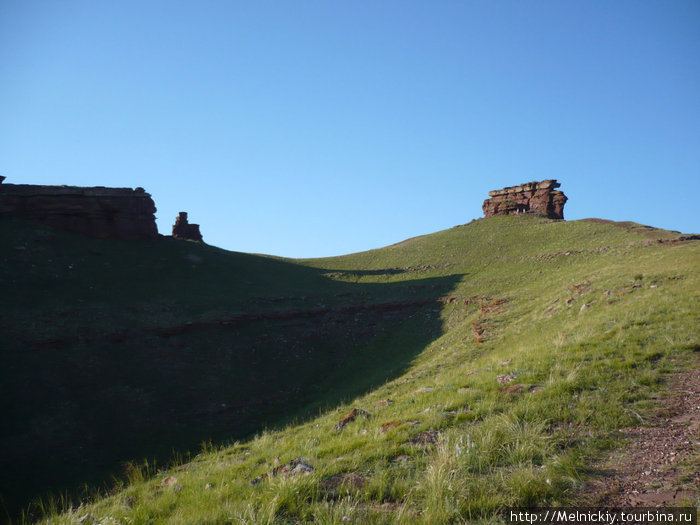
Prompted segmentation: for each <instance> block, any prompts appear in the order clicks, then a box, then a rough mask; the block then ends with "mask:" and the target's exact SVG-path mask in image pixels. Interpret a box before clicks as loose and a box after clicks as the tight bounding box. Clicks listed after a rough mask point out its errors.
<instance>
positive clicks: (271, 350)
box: [0, 228, 462, 517]
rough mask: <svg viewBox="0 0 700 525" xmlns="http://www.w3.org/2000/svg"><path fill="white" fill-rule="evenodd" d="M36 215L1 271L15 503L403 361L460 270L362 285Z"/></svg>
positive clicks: (7, 476)
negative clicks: (75, 228) (77, 232)
mask: <svg viewBox="0 0 700 525" xmlns="http://www.w3.org/2000/svg"><path fill="white" fill-rule="evenodd" d="M20 230H21V228H20ZM25 230H26V231H24V232H20V233H22V235H21V236H20V237H16V235H18V234H17V233H16V232H10V233H8V232H7V231H6V230H5V231H2V232H1V233H2V236H0V242H1V243H2V244H3V245H6V246H13V245H14V244H15V243H18V242H21V243H22V244H21V246H24V247H25V248H24V249H19V250H15V251H9V252H7V253H9V254H10V255H9V256H7V257H5V260H4V262H5V265H4V273H3V274H2V275H1V277H2V281H0V286H1V287H2V290H0V291H2V293H3V294H4V296H5V297H7V298H8V301H7V302H5V303H4V306H3V307H0V314H1V315H2V317H0V319H1V321H0V322H1V323H2V325H3V326H2V329H3V333H5V334H7V336H8V337H4V338H3V341H2V344H1V346H0V358H1V359H2V362H3V364H4V366H3V367H2V371H0V398H1V399H2V401H0V407H1V408H2V411H3V429H2V430H0V494H1V495H2V499H3V501H4V506H5V507H6V509H7V514H8V516H12V515H17V513H18V512H19V511H20V510H21V509H23V508H27V505H28V504H29V503H30V501H32V500H33V499H35V498H37V497H39V496H43V497H45V496H46V494H57V493H64V494H67V495H68V496H69V499H73V502H74V503H77V500H78V499H79V498H80V497H81V496H84V495H85V494H86V493H94V492H95V491H98V490H103V489H104V488H105V487H108V486H109V484H110V480H113V479H114V478H115V477H119V476H120V475H122V474H123V472H124V464H125V463H126V462H134V461H135V462H140V461H143V460H144V459H148V460H149V462H151V463H152V462H153V461H154V460H155V462H156V463H157V464H160V465H167V464H168V463H169V462H171V461H172V460H173V457H174V455H179V456H183V457H186V456H187V455H188V454H189V453H197V452H199V448H200V446H201V444H202V443H203V442H212V443H214V444H224V443H228V442H231V441H234V440H240V439H245V438H247V437H250V436H251V435H253V434H254V433H256V432H259V431H261V430H262V429H265V428H276V427H280V426H283V425H286V424H288V423H290V422H293V421H295V420H300V419H304V418H308V417H311V416H313V415H316V414H317V413H318V412H319V410H323V409H325V408H328V407H334V406H337V405H338V404H339V403H341V402H343V401H345V400H348V399H351V398H354V397H355V396H358V395H360V394H362V393H364V392H367V391H369V390H371V389H373V388H375V387H377V386H379V385H381V384H383V383H385V382H386V381H388V380H391V379H392V378H395V377H397V376H399V375H401V374H402V373H403V372H404V371H405V370H406V368H407V367H408V366H409V365H410V363H411V361H412V360H413V359H414V358H415V357H416V355H418V354H419V353H420V352H421V351H422V350H423V349H424V348H425V346H426V345H427V344H429V343H430V342H431V341H432V340H434V339H435V338H436V337H439V336H440V335H441V334H442V321H441V319H440V304H439V303H438V302H437V299H438V298H439V297H441V296H443V295H445V294H447V293H449V292H450V291H451V290H452V289H453V288H454V287H455V285H456V284H457V283H458V282H459V280H460V278H461V277H462V276H461V275H451V276H447V277H441V278H431V279H420V280H406V281H402V282H393V283H383V284H382V283H372V284H367V283H362V284H353V283H348V282H341V281H335V280H333V279H331V278H328V277H327V274H328V270H321V269H315V268H311V267H308V266H302V265H298V264H295V263H293V262H289V261H285V260H280V259H275V258H269V257H263V256H255V255H249V254H238V253H231V252H225V251H223V250H218V249H216V248H213V247H208V246H200V245H195V244H192V243H184V242H178V241H173V240H170V239H164V240H160V241H156V242H152V243H118V242H114V241H111V242H110V241H99V240H90V239H83V238H79V237H77V236H70V235H67V234H48V235H47V234H45V232H42V231H40V230H33V229H31V228H28V229H27V228H25ZM37 231H39V234H37V233H36V232H37ZM13 235H14V236H15V237H13ZM27 239H28V240H27ZM18 246H20V245H19V244H18ZM32 265H33V266H32ZM28 268H31V271H30V270H28ZM354 273H358V272H354ZM10 282H11V285H9V286H8V283H10ZM280 297H282V298H284V299H285V300H284V301H279V300H277V299H276V298H280ZM266 298H272V299H271V300H266ZM329 431H330V429H329ZM31 509H32V511H31V513H32V514H33V516H32V517H37V516H39V515H40V514H41V511H40V509H38V508H37V507H31Z"/></svg>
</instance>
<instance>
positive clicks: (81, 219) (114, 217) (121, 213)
mask: <svg viewBox="0 0 700 525" xmlns="http://www.w3.org/2000/svg"><path fill="white" fill-rule="evenodd" d="M3 181H4V177H3ZM3 181H0V217H2V216H6V217H7V216H9V217H17V218H20V219H27V220H31V221H34V222H37V223H40V224H42V225H44V226H48V227H49V228H53V229H55V230H62V231H69V232H73V233H79V234H82V235H87V236H89V237H99V238H105V239H122V240H139V239H155V238H156V237H158V227H157V226H156V219H155V212H156V206H155V204H154V202H153V199H151V196H150V195H149V194H148V193H146V191H145V190H144V189H143V188H136V189H132V188H106V187H104V186H93V187H82V186H41V185H33V184H5V183H4V182H3Z"/></svg>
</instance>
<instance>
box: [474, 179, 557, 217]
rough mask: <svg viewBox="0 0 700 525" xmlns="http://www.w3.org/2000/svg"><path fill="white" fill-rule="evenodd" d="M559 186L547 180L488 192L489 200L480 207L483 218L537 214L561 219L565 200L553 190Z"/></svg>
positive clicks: (554, 181)
mask: <svg viewBox="0 0 700 525" xmlns="http://www.w3.org/2000/svg"><path fill="white" fill-rule="evenodd" d="M559 186H561V184H559V183H558V182H557V181H556V180H554V179H549V180H543V181H541V182H527V183H525V184H520V185H519V186H509V187H507V188H503V189H501V190H494V191H490V192H489V197H490V198H489V199H486V200H485V201H484V204H483V206H482V209H483V210H484V217H493V216H494V215H517V214H520V213H538V214H541V215H545V216H547V217H549V218H550V219H563V218H564V203H566V201H567V198H566V195H564V193H563V192H561V191H557V190H555V188H558V187H559Z"/></svg>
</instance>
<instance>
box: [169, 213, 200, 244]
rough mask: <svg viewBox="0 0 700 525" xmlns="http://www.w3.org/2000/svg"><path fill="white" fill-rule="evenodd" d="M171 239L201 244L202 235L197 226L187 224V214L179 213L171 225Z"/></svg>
mask: <svg viewBox="0 0 700 525" xmlns="http://www.w3.org/2000/svg"><path fill="white" fill-rule="evenodd" d="M173 237H175V238H176V239H188V240H191V241H199V242H202V234H201V233H200V232H199V224H190V223H189V222H187V212H184V211H181V212H180V214H179V215H178V216H177V218H176V219H175V224H173Z"/></svg>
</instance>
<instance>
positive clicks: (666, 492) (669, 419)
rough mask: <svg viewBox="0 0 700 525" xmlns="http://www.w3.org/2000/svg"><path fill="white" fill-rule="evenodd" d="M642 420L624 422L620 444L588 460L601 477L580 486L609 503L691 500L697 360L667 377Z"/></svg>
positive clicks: (698, 401) (697, 458) (695, 473)
mask: <svg viewBox="0 0 700 525" xmlns="http://www.w3.org/2000/svg"><path fill="white" fill-rule="evenodd" d="M668 387H669V390H668V394H667V395H666V396H664V397H663V398H661V399H660V400H659V401H660V405H661V407H660V409H659V411H658V412H657V414H656V416H655V417H654V418H653V419H652V420H651V421H648V422H647V425H646V426H639V427H633V428H624V429H621V430H620V432H621V433H623V434H625V435H626V436H627V437H629V441H628V443H627V444H626V446H625V447H624V448H622V449H620V450H617V451H615V452H613V453H612V454H611V455H610V456H609V457H607V458H605V459H604V460H602V461H600V462H599V463H598V464H596V465H594V468H595V469H596V470H599V471H601V473H602V477H600V478H598V479H596V480H594V481H593V482H591V483H590V484H589V485H588V487H587V489H586V490H585V493H586V499H589V500H590V501H591V503H592V504H594V505H600V506H609V507H621V506H631V507H637V506H650V507H653V506H666V507H668V506H673V505H681V504H686V505H697V504H698V498H699V497H700V492H699V491H698V487H700V454H699V453H698V451H699V450H700V361H698V362H697V363H696V365H695V366H694V368H693V369H692V370H688V371H686V372H683V373H681V374H677V375H675V376H673V377H672V378H671V379H670V380H669V385H668Z"/></svg>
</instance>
